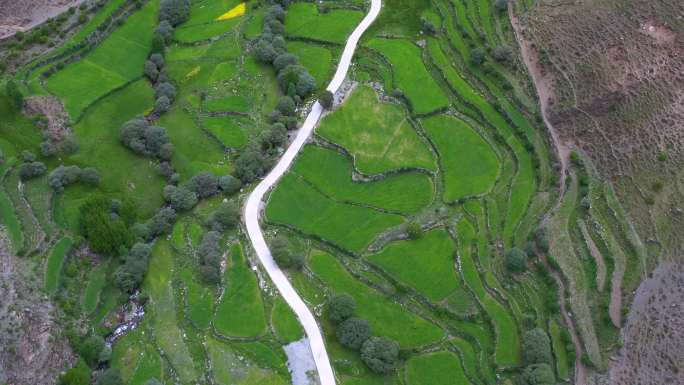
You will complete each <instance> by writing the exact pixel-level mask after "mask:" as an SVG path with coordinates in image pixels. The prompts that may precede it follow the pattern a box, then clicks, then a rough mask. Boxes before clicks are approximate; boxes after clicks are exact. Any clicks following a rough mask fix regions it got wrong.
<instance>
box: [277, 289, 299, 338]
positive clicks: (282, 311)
mask: <svg viewBox="0 0 684 385" xmlns="http://www.w3.org/2000/svg"><path fill="white" fill-rule="evenodd" d="M271 323H272V325H273V329H274V330H275V333H276V335H277V336H278V339H279V340H280V341H282V342H283V343H290V342H293V341H297V340H299V339H301V338H302V337H304V330H303V329H302V326H301V325H300V324H299V320H298V319H297V316H296V315H295V314H294V313H293V312H292V309H291V308H290V305H288V304H287V303H286V302H285V301H284V300H283V299H281V298H278V299H277V300H276V301H275V304H274V305H273V309H272V310H271Z"/></svg>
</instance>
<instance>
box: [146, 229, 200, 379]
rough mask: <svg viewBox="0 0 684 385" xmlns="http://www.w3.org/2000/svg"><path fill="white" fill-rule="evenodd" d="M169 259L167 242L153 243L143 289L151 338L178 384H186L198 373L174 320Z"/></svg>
mask: <svg viewBox="0 0 684 385" xmlns="http://www.w3.org/2000/svg"><path fill="white" fill-rule="evenodd" d="M173 259H174V258H173V252H172V251H171V248H170V245H169V243H168V242H167V241H164V240H159V241H157V242H156V243H155V245H154V250H153V252H152V260H151V261H150V269H149V272H148V273H147V277H146V280H145V289H146V292H147V294H148V295H149V296H150V301H151V304H152V311H153V312H154V319H153V326H154V335H155V338H156V340H157V343H158V344H159V348H160V349H161V351H162V352H163V353H164V355H165V356H166V358H167V359H168V360H169V361H170V362H171V365H173V368H174V369H175V371H176V373H177V374H178V376H179V377H180V379H181V381H183V382H184V383H189V382H192V381H193V380H194V379H196V378H197V375H198V372H197V370H196V368H195V364H194V362H193V361H192V358H191V356H190V352H189V350H188V347H187V345H186V344H185V342H184V340H183V332H182V331H181V329H180V328H179V327H178V324H177V320H176V305H175V301H174V295H173V289H172V287H171V275H172V274H173V264H174V261H173Z"/></svg>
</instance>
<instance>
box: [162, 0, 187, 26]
mask: <svg viewBox="0 0 684 385" xmlns="http://www.w3.org/2000/svg"><path fill="white" fill-rule="evenodd" d="M189 16H190V0H162V1H161V3H160V4H159V21H160V22H164V21H166V22H168V23H169V24H171V25H172V26H174V27H175V26H177V25H178V24H181V23H183V22H185V21H186V20H188V17H189Z"/></svg>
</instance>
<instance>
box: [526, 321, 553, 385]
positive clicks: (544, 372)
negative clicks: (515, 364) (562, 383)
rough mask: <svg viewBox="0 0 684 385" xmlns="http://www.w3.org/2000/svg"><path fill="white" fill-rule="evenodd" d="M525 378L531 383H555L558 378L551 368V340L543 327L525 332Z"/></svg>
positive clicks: (533, 384) (546, 384)
mask: <svg viewBox="0 0 684 385" xmlns="http://www.w3.org/2000/svg"><path fill="white" fill-rule="evenodd" d="M522 351H523V363H524V364H525V365H526V367H525V369H524V370H523V379H524V380H525V381H526V383H527V384H529V385H553V384H555V383H556V378H555V375H554V373H553V370H552V369H551V366H550V364H551V361H552V356H551V341H550V339H549V336H548V335H547V334H546V332H545V331H544V330H543V329H540V328H535V329H532V330H528V331H527V332H525V334H523V343H522Z"/></svg>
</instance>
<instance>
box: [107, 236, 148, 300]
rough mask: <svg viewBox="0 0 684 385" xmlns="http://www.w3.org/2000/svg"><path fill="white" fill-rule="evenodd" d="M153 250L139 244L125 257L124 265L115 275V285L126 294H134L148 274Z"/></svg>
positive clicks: (143, 244)
mask: <svg viewBox="0 0 684 385" xmlns="http://www.w3.org/2000/svg"><path fill="white" fill-rule="evenodd" d="M151 255H152V248H151V247H150V246H149V245H147V244H145V243H141V242H138V243H136V244H135V245H133V247H132V248H131V251H130V252H128V254H127V255H126V256H124V263H123V265H121V266H120V267H119V268H118V269H117V270H116V273H114V283H116V286H117V287H119V289H121V291H123V292H125V293H132V292H134V291H135V289H137V288H138V287H139V286H140V284H141V283H142V281H143V279H144V278H145V274H147V269H148V267H149V262H150V256H151Z"/></svg>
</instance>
